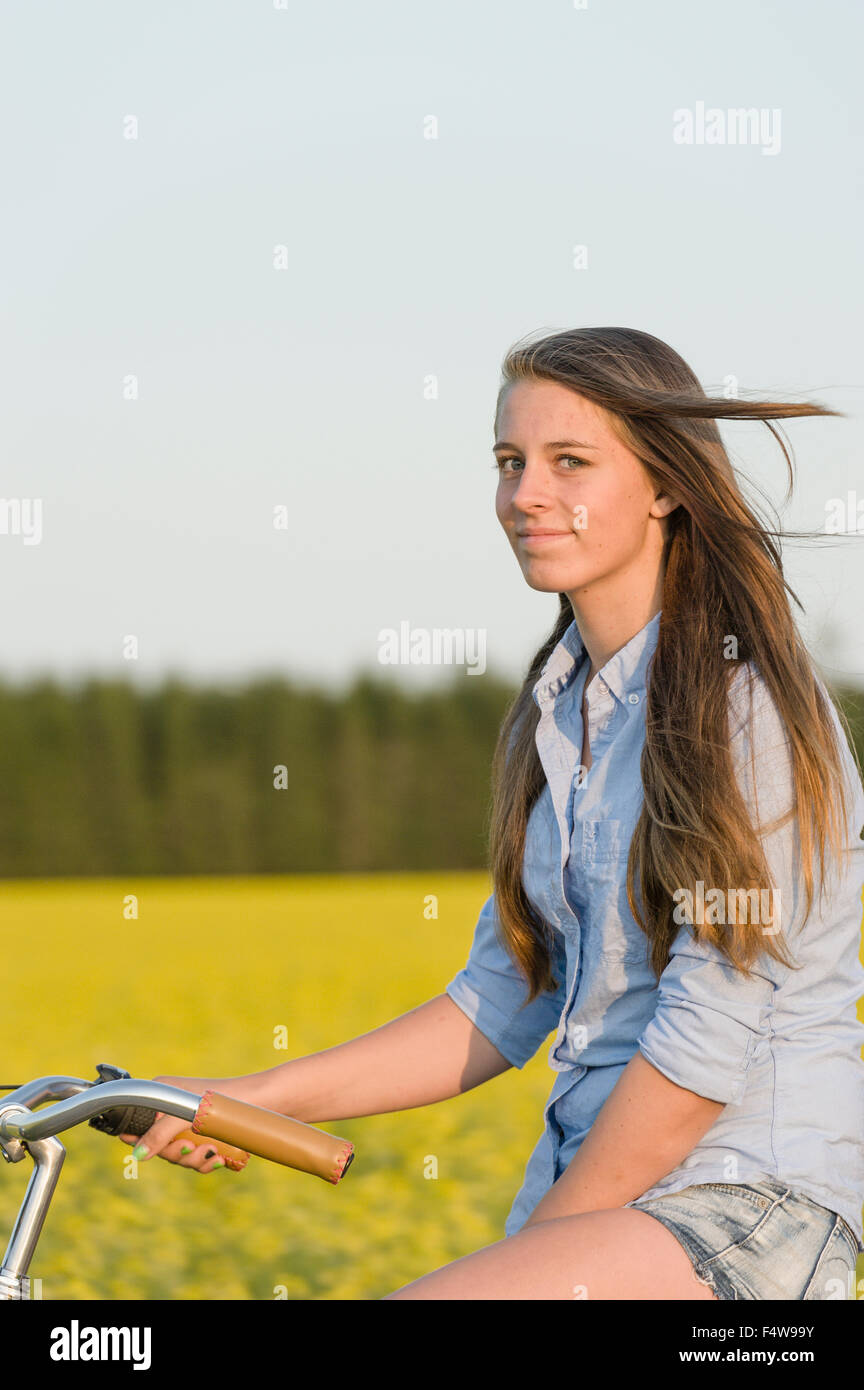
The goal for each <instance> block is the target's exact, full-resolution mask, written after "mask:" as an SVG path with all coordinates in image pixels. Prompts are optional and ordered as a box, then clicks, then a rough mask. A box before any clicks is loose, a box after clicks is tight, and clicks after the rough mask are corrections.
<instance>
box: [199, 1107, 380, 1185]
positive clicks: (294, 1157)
mask: <svg viewBox="0 0 864 1390" xmlns="http://www.w3.org/2000/svg"><path fill="white" fill-rule="evenodd" d="M192 1131H193V1133H194V1134H195V1135H196V1136H200V1135H202V1134H206V1135H208V1136H209V1137H210V1138H212V1139H217V1140H218V1139H221V1140H224V1141H226V1142H227V1143H229V1144H236V1145H239V1146H240V1147H241V1149H243V1150H248V1152H249V1153H253V1154H258V1156H259V1157H260V1158H269V1159H270V1160H271V1161H272V1162H273V1163H284V1164H286V1165H287V1167H289V1168H298V1169H299V1170H300V1171H301V1172H302V1173H313V1174H314V1175H315V1176H316V1177H318V1178H323V1179H324V1181H325V1182H330V1183H338V1182H339V1179H340V1178H341V1177H342V1174H343V1173H344V1172H345V1169H346V1166H347V1164H348V1160H349V1158H351V1157H352V1155H353V1153H354V1145H353V1144H352V1143H351V1142H350V1140H348V1139H339V1138H337V1137H336V1135H334V1134H325V1132H324V1130H322V1129H315V1127H314V1126H313V1125H307V1124H304V1123H303V1121H302V1120H295V1119H294V1118H293V1117H292V1116H290V1115H280V1114H278V1113H277V1112H276V1111H275V1110H265V1109H264V1108H263V1107H262V1106H259V1105H249V1104H248V1103H247V1102H246V1101H244V1100H234V1099H232V1097H230V1096H223V1095H221V1094H220V1093H219V1092H218V1091H205V1092H204V1094H203V1096H202V1097H201V1103H200V1105H199V1106H198V1109H197V1111H196V1114H195V1119H194V1120H193V1121H192ZM198 1142H200V1139H199V1140H198Z"/></svg>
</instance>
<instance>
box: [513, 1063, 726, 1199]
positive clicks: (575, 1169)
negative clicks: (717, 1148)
mask: <svg viewBox="0 0 864 1390" xmlns="http://www.w3.org/2000/svg"><path fill="white" fill-rule="evenodd" d="M723 1108H724V1102H721V1101H716V1100H708V1099H707V1098H706V1097H705V1096H698V1095H696V1094H695V1092H693V1091H686V1090H684V1088H683V1087H682V1086H677V1085H676V1084H675V1082H674V1081H670V1080H669V1078H668V1077H666V1076H664V1075H663V1073H662V1072H659V1071H658V1070H657V1068H656V1067H652V1065H651V1063H650V1062H648V1061H646V1059H645V1058H644V1057H643V1056H642V1053H641V1052H639V1051H637V1052H636V1053H634V1055H633V1056H632V1057H631V1058H630V1061H629V1062H628V1063H627V1065H626V1067H625V1068H624V1070H623V1071H622V1073H621V1075H620V1076H619V1078H618V1080H617V1082H616V1083H615V1085H614V1087H613V1088H612V1090H611V1091H610V1093H609V1095H608V1096H607V1098H606V1101H605V1103H604V1104H603V1106H602V1107H601V1109H600V1112H599V1114H598V1116H597V1118H596V1120H595V1121H594V1124H593V1125H592V1126H591V1129H590V1131H589V1133H588V1135H587V1137H586V1138H585V1140H584V1141H583V1143H582V1145H581V1147H580V1149H579V1151H578V1153H577V1154H576V1156H575V1158H573V1160H572V1161H571V1162H570V1163H569V1164H568V1166H567V1168H566V1169H565V1171H564V1172H563V1173H562V1174H561V1176H560V1178H558V1180H557V1182H555V1183H553V1185H552V1186H551V1187H550V1188H549V1190H548V1192H546V1193H545V1194H544V1195H543V1197H542V1198H541V1199H540V1201H539V1202H538V1203H537V1206H536V1207H535V1208H534V1210H533V1212H532V1213H531V1215H530V1216H529V1218H528V1220H527V1221H526V1222H525V1225H526V1226H534V1225H536V1224H537V1223H538V1222H541V1221H552V1220H554V1219H555V1218H557V1217H559V1216H575V1215H576V1214H577V1212H584V1211H601V1210H603V1209H604V1208H606V1207H622V1206H624V1204H625V1202H631V1201H633V1199H634V1198H635V1197H641V1195H642V1193H643V1192H647V1191H648V1188H649V1187H653V1186H654V1184H655V1183H656V1182H658V1181H659V1180H660V1178H663V1177H665V1176H666V1174H667V1173H671V1172H672V1170H673V1168H676V1167H677V1166H678V1164H679V1163H680V1162H681V1160H682V1159H684V1158H686V1156H687V1154H688V1153H690V1151H691V1150H692V1149H693V1148H694V1147H695V1145H696V1144H698V1142H699V1140H700V1139H701V1138H702V1136H703V1135H704V1134H706V1133H707V1131H708V1130H709V1129H710V1128H711V1126H712V1125H713V1124H714V1121H715V1120H716V1119H717V1116H718V1115H719V1114H720V1111H721V1110H722V1109H723Z"/></svg>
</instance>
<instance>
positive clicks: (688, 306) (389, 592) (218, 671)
mask: <svg viewBox="0 0 864 1390" xmlns="http://www.w3.org/2000/svg"><path fill="white" fill-rule="evenodd" d="M862 37H864V35H862V20H861V10H860V7H859V6H856V5H855V4H853V3H852V0H842V2H841V0H828V3H825V4H823V5H822V6H820V7H819V9H818V10H814V9H813V7H812V6H811V5H806V6H805V5H804V4H803V3H800V0H786V3H784V4H783V5H779V4H776V5H771V4H764V3H763V4H760V5H758V6H753V5H752V4H750V3H745V0H732V3H728V4H725V5H723V6H722V7H719V6H704V5H699V6H694V5H693V4H692V3H689V4H688V3H685V0H674V2H673V3H670V2H669V0H663V2H662V3H660V4H658V5H654V6H646V5H645V4H644V3H642V2H641V0H622V3H618V4H604V3H600V2H599V0H588V4H587V6H585V7H584V8H577V7H576V6H574V5H573V4H568V3H564V0H556V3H551V0H531V3H529V0H518V2H514V0H494V2H493V0H479V3H471V4H467V5H466V4H465V3H464V0H461V3H456V0H443V3H438V4H436V5H434V6H419V5H406V4H405V3H401V4H397V3H395V0H394V3H381V2H380V0H378V3H370V4H365V5H363V6H357V5H354V4H349V3H346V0H335V3H329V4H327V5H323V6H317V7H316V6H309V5H305V6H301V5H300V4H299V3H295V0H289V2H287V3H285V4H284V5H283V6H280V7H278V8H277V7H276V6H274V5H273V4H272V3H264V0H260V2H259V3H225V0H222V2H221V3H220V2H219V0H208V2H207V3H206V4H205V3H197V2H196V3H184V4H182V5H178V4H176V3H174V4H168V3H147V4H144V3H131V2H130V0H121V3H100V4H95V3H81V4H78V5H75V6H67V5H63V4H59V3H56V0H55V3H49V4H40V5H38V6H30V7H27V6H19V7H17V9H14V10H13V8H12V7H7V8H6V9H5V11H4V13H3V18H2V44H0V79H2V80H0V115H2V124H3V130H4V137H3V143H2V177H3V195H4V214H5V215H4V217H3V222H2V231H0V236H2V308H3V323H4V332H3V335H2V348H0V350H2V364H0V365H2V383H3V411H2V421H3V432H4V440H3V456H4V466H3V484H2V488H0V495H2V497H4V498H6V499H9V498H16V497H17V498H37V497H38V498H40V499H42V536H41V540H40V543H39V544H35V545H27V544H25V543H24V539H23V537H22V536H21V535H20V534H18V535H16V534H11V533H10V534H6V535H0V574H2V584H3V593H4V599H5V602H4V622H3V642H2V644H0V675H2V676H3V677H5V678H7V679H16V680H17V679H26V678H29V677H31V676H33V675H36V674H46V673H51V674H54V675H57V676H59V677H61V678H67V679H72V678H77V677H79V676H81V675H84V674H87V673H99V674H103V675H109V674H113V675H121V676H125V677H127V678H129V679H133V680H135V681H138V682H141V683H150V682H153V681H158V680H160V679H162V678H163V676H164V675H165V674H167V673H169V672H170V673H174V674H183V675H186V676H187V677H189V678H191V679H195V680H207V679H219V680H222V681H235V680H243V679H245V678H246V677H247V676H250V675H253V674H259V673H261V672H270V673H272V672H279V673H283V674H286V675H293V676H295V677H297V678H299V679H303V680H310V681H316V682H318V681H320V682H322V683H327V684H335V685H341V684H342V683H344V682H345V681H347V680H348V679H349V678H350V677H351V676H352V675H353V674H354V673H355V672H356V671H358V670H361V669H367V670H368V669H376V668H377V669H378V670H379V671H380V670H381V667H380V666H378V662H377V652H378V633H379V631H380V630H381V629H384V628H396V629H398V628H399V625H400V623H401V622H403V621H407V622H409V623H410V624H411V625H412V627H417V628H426V629H433V630H434V629H439V628H462V629H467V630H471V631H477V630H480V629H482V630H483V631H484V632H485V634H486V661H487V666H488V669H493V670H495V671H497V672H498V673H500V674H502V675H504V676H506V677H509V678H512V679H516V678H517V677H518V675H519V674H520V672H521V671H522V669H523V667H524V664H525V662H526V661H527V659H528V658H529V656H530V655H531V654H532V653H533V651H534V649H535V647H536V646H537V644H538V642H539V641H540V640H541V638H542V637H543V636H544V635H545V634H546V632H547V631H548V629H549V627H550V625H551V623H552V621H553V619H554V616H555V612H556V609H557V600H556V599H555V598H554V596H551V595H543V594H538V593H536V592H534V591H533V590H530V589H529V588H528V587H527V586H526V585H525V583H524V580H523V579H522V576H521V573H520V571H519V569H518V566H517V563H516V560H515V558H514V556H513V554H512V552H511V550H510V547H509V545H508V543H507V541H506V539H505V537H504V534H503V532H502V531H501V529H500V527H499V525H498V522H497V521H496V519H495V515H494V509H493V498H494V488H495V478H494V474H493V470H492V466H491V465H492V456H491V444H492V416H493V410H494V401H495V394H496V390H497V386H498V380H499V372H500V364H501V360H502V358H503V356H504V354H505V352H506V350H507V348H508V347H509V346H510V345H511V344H512V343H513V342H514V341H516V340H517V339H519V338H521V337H522V336H524V335H525V334H528V333H536V332H538V331H540V330H544V329H545V330H547V331H557V330H559V329H563V328H568V327H576V326H579V325H583V324H618V325H625V326H629V327H634V328H641V329H644V330H646V331H648V332H650V333H653V334H655V335H656V336H658V337H661V338H664V339H665V340H666V341H667V342H669V343H670V344H671V345H672V346H673V347H675V348H676V349H677V351H679V352H680V353H681V354H682V356H683V357H685V359H686V360H687V361H688V362H689V363H690V365H691V366H692V367H693V369H694V370H695V372H696V373H697V375H698V376H699V378H700V380H701V381H702V383H703V385H704V386H705V388H706V389H707V390H717V389H720V388H722V384H723V382H724V380H725V379H726V378H727V377H728V376H734V377H735V378H737V380H738V382H739V383H740V388H741V390H742V391H747V392H751V391H757V392H759V393H762V394H765V395H768V394H770V393H771V392H772V391H776V392H778V393H780V394H781V395H782V396H783V397H788V396H804V397H808V398H812V399H815V400H818V401H821V402H824V403H826V404H829V405H832V406H834V407H835V408H837V409H840V410H843V411H845V412H847V418H845V419H831V420H804V421H800V422H796V421H791V422H788V424H787V425H786V426H785V428H786V432H787V435H788V438H789V440H790V442H791V444H792V446H793V448H794V450H795V458H796V464H797V472H798V480H797V487H796V492H795V495H794V498H793V501H792V503H791V504H790V505H789V506H788V507H787V508H786V509H785V510H783V511H781V517H782V520H783V524H784V525H785V526H787V527H790V528H793V529H794V528H812V529H819V528H821V527H822V526H823V523H824V518H825V507H826V503H827V502H828V500H829V499H830V498H831V497H835V496H845V495H846V493H847V492H848V491H849V490H857V493H856V495H857V496H859V497H860V498H861V499H862V500H864V476H862V473H864V470H862V465H861V459H862V442H864V429H862V414H864V366H862V353H861V337H860V324H861V321H862V307H864V306H862V276H861V269H860V252H859V248H860V244H861V238H862V168H861V157H860V150H861V148H862V143H864V142H862V134H864V132H862V128H861V126H862V117H861V105H860V101H859V99H858V93H859V91H860V71H859V69H860V53H861V49H862ZM699 103H703V105H704V107H706V108H715V109H719V110H721V111H728V110H731V109H734V108H739V107H746V108H756V109H758V110H759V111H762V112H766V113H770V112H777V111H779V113H780V116H779V124H778V130H777V134H778V135H779V147H778V148H777V150H776V152H775V153H768V154H763V152H762V148H760V146H759V145H758V144H756V143H751V144H749V145H747V144H735V145H733V144H730V143H726V144H707V143H703V144H695V143H694V144H691V145H682V144H679V143H676V142H675V141H674V139H673V124H674V121H673V115H674V113H675V112H676V111H678V110H680V109H682V108H684V109H692V110H694V111H695V110H697V108H698V107H699ZM429 117H434V119H435V121H436V122H437V138H436V139H426V138H424V123H425V128H427V129H428V124H429V121H428V118H429ZM136 125H137V132H136V133H137V138H135V139H129V138H124V137H125V136H126V135H128V134H129V133H130V132H131V131H132V130H133V129H134V128H135V126H136ZM576 245H583V246H586V247H587V267H586V268H584V269H576V268H574V264H573V261H574V255H573V247H574V246H576ZM276 247H284V248H285V249H284V253H282V254H283V257H284V268H277V267H276V266H275V265H274V248H276ZM278 254H279V253H277V255H278ZM429 376H434V377H435V378H436V380H437V386H438V394H437V398H434V399H427V398H426V396H425V395H424V382H425V381H426V380H427V378H428V377H429ZM131 378H135V380H136V382H137V398H135V399H125V398H124V382H128V381H129V380H130V379H131ZM127 394H128V392H127ZM722 430H723V433H724V437H725V438H726V440H727V442H728V443H729V446H730V449H731V451H732V457H733V462H735V464H736V466H738V467H740V468H741V469H743V470H744V472H745V474H746V475H748V476H750V477H752V478H753V479H754V480H755V481H756V482H757V483H758V484H759V485H760V486H762V487H763V488H765V489H766V490H767V491H768V493H769V495H770V496H771V497H772V498H773V499H774V501H775V503H776V505H777V506H778V507H779V506H780V504H781V502H782V499H783V495H784V493H785V487H786V472H785V465H784V462H783V459H782V455H781V453H780V450H779V448H778V447H777V445H776V444H775V443H774V442H773V440H772V439H771V436H770V434H769V432H768V430H767V429H766V428H765V427H764V426H757V425H753V424H751V425H735V426H728V425H726V424H724V425H723V426H722ZM278 506H284V507H285V508H286V516H287V525H286V527H285V529H283V530H276V529H274V526H273V513H274V508H276V507H278ZM785 564H786V573H787V577H788V579H789V582H790V583H791V585H792V587H793V588H794V589H795V590H796V592H797V593H798V594H799V596H800V597H801V599H802V601H803V602H804V604H805V606H806V610H807V613H806V616H805V617H804V618H803V619H800V620H799V621H800V626H801V630H802V633H803V635H804V637H805V639H806V640H807V642H808V645H809V646H810V649H811V651H813V653H814V655H815V656H816V657H817V660H819V661H820V662H821V663H822V664H823V666H824V668H825V669H826V671H827V673H828V675H829V677H831V678H832V679H838V680H845V681H848V682H850V683H854V684H857V685H861V686H864V633H862V623H861V616H860V615H861V610H862V599H861V596H862V592H864V535H862V536H861V537H855V536H847V537H844V538H840V539H839V540H838V539H833V540H832V541H830V542H829V541H827V540H826V541H824V542H818V543H815V544H810V545H806V546H805V545H802V544H790V545H788V546H787V547H786V551H785ZM129 634H134V635H135V636H136V637H137V639H138V657H137V659H136V660H134V661H130V660H126V659H124V657H123V647H122V644H123V639H124V637H125V636H126V635H129ZM393 669H394V668H391V672H392V670H393ZM449 674H450V673H449V670H442V669H441V668H438V669H433V670H430V669H429V668H400V669H399V678H401V679H404V680H405V681H406V682H419V683H427V682H429V683H432V682H435V681H437V680H438V679H441V678H447V677H448V676H449Z"/></svg>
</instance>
